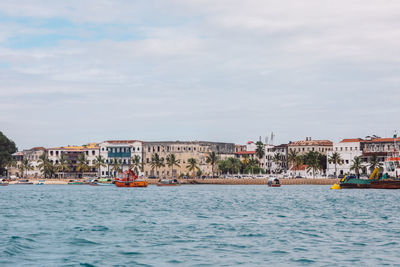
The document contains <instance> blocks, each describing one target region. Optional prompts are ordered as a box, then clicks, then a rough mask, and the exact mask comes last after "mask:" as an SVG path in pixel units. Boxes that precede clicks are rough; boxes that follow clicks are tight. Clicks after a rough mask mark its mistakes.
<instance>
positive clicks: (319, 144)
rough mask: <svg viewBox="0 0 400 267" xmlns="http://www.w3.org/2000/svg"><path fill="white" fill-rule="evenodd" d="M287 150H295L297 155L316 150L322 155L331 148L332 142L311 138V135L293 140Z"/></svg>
mask: <svg viewBox="0 0 400 267" xmlns="http://www.w3.org/2000/svg"><path fill="white" fill-rule="evenodd" d="M288 146H289V151H295V152H297V153H298V154H299V155H304V154H307V153H308V152H310V151H316V152H319V153H321V154H323V155H326V154H327V153H328V152H329V151H332V149H333V143H332V142H331V141H329V140H311V137H307V138H306V140H303V141H295V142H291V143H289V145H288Z"/></svg>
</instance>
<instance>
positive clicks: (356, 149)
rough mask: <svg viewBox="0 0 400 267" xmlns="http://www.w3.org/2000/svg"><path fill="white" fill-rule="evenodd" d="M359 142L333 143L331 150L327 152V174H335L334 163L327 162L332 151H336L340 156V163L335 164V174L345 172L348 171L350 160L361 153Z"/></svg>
mask: <svg viewBox="0 0 400 267" xmlns="http://www.w3.org/2000/svg"><path fill="white" fill-rule="evenodd" d="M361 144H362V143H361V142H360V141H358V142H343V141H341V142H339V143H335V144H334V145H333V150H332V151H328V153H327V161H328V162H327V170H326V173H327V175H335V164H333V163H330V162H329V158H330V157H331V156H332V154H333V153H335V152H337V153H338V154H339V155H340V157H341V158H342V160H343V161H342V164H337V165H336V168H337V175H341V174H343V175H344V174H347V173H349V172H350V167H351V165H352V161H353V159H354V158H355V157H360V156H361V155H362V153H363V151H362V146H361Z"/></svg>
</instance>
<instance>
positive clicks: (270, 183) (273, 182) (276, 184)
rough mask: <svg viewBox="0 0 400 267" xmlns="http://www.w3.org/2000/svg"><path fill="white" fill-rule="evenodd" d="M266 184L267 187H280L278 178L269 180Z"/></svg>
mask: <svg viewBox="0 0 400 267" xmlns="http://www.w3.org/2000/svg"><path fill="white" fill-rule="evenodd" d="M267 184H268V186H269V187H281V182H280V181H279V179H278V178H269V180H268V183H267Z"/></svg>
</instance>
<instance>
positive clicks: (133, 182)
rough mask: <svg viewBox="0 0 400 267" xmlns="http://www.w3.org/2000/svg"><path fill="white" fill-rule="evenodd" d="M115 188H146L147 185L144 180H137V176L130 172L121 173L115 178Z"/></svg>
mask: <svg viewBox="0 0 400 267" xmlns="http://www.w3.org/2000/svg"><path fill="white" fill-rule="evenodd" d="M115 185H116V186H117V187H147V186H148V185H149V183H148V182H147V181H145V180H139V179H138V176H137V175H136V174H135V173H134V172H133V171H132V170H131V169H129V170H127V171H125V172H123V173H122V175H121V176H120V177H118V178H115Z"/></svg>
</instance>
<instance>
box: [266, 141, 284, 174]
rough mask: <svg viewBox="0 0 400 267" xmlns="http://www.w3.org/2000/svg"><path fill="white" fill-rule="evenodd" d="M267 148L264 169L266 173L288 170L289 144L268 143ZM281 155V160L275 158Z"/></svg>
mask: <svg viewBox="0 0 400 267" xmlns="http://www.w3.org/2000/svg"><path fill="white" fill-rule="evenodd" d="M264 148H265V162H264V169H265V172H266V173H282V172H286V171H287V154H288V145H286V144H282V145H279V146H274V145H268V144H266V145H265V146H264ZM276 156H279V161H277V160H276V159H275V157H276Z"/></svg>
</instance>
